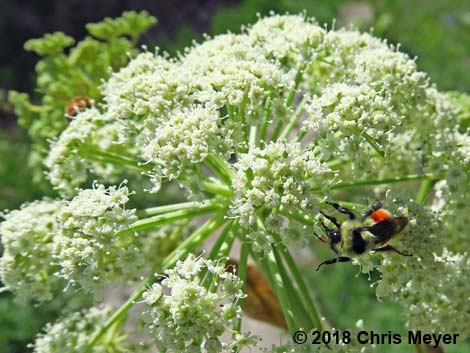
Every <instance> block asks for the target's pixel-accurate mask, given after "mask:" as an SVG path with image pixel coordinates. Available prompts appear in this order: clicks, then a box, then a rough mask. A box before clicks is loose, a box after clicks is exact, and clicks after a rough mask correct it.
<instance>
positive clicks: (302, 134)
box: [295, 130, 308, 142]
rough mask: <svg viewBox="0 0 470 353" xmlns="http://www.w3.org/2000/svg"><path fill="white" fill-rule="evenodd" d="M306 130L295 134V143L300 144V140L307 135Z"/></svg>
mask: <svg viewBox="0 0 470 353" xmlns="http://www.w3.org/2000/svg"><path fill="white" fill-rule="evenodd" d="M307 132H308V131H307V130H300V131H299V133H298V134H297V137H296V138H295V142H300V141H302V139H303V138H304V137H305V135H307Z"/></svg>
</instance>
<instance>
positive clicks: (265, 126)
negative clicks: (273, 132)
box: [259, 97, 273, 141]
mask: <svg viewBox="0 0 470 353" xmlns="http://www.w3.org/2000/svg"><path fill="white" fill-rule="evenodd" d="M272 107H273V101H272V97H268V98H266V104H265V105H264V111H265V115H264V119H263V123H262V125H261V131H260V134H259V139H260V141H266V133H267V132H268V124H269V118H270V117H271V113H272Z"/></svg>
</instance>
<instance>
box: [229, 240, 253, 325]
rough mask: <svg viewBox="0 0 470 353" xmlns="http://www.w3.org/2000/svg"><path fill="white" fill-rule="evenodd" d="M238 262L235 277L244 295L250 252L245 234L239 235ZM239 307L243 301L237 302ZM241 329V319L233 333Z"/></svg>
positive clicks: (236, 323)
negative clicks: (241, 285) (240, 283)
mask: <svg viewBox="0 0 470 353" xmlns="http://www.w3.org/2000/svg"><path fill="white" fill-rule="evenodd" d="M240 242H241V248H240V260H239V262H238V270H237V276H238V278H240V280H241V281H242V282H243V292H245V293H246V278H247V277H246V274H247V271H248V252H249V250H250V247H249V243H248V242H247V241H246V235H245V233H243V232H242V233H241V234H240ZM238 304H239V305H240V307H243V299H240V300H239V303H238ZM241 327H242V319H241V318H240V319H239V320H237V321H236V322H235V324H234V326H233V329H234V331H236V332H240V330H241Z"/></svg>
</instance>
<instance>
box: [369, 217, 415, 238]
mask: <svg viewBox="0 0 470 353" xmlns="http://www.w3.org/2000/svg"><path fill="white" fill-rule="evenodd" d="M407 224H408V217H394V218H389V219H386V220H383V221H382V222H379V223H376V224H374V225H373V226H370V227H367V230H368V231H369V232H371V233H372V234H373V235H374V236H375V237H376V238H377V239H375V243H376V244H384V243H386V242H387V241H389V240H390V239H391V238H392V237H393V236H394V235H395V234H398V233H400V232H401V231H402V230H403V229H404V228H405V227H406V225H407Z"/></svg>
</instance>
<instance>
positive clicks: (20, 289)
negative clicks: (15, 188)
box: [0, 199, 65, 301]
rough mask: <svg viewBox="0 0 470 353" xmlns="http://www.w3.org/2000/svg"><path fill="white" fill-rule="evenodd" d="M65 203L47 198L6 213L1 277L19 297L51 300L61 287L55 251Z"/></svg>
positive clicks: (0, 228)
mask: <svg viewBox="0 0 470 353" xmlns="http://www.w3.org/2000/svg"><path fill="white" fill-rule="evenodd" d="M62 207H65V203H64V202H63V201H53V200H49V199H44V200H41V201H35V202H32V203H28V204H24V205H23V206H22V207H21V209H19V210H15V211H12V212H10V213H7V214H6V215H4V217H5V221H4V222H2V223H1V224H0V235H1V240H2V245H3V255H2V257H1V258H0V277H1V280H2V282H3V283H4V284H5V286H6V288H7V289H9V290H11V291H12V292H14V293H15V295H17V296H18V297H19V298H23V299H26V298H33V299H36V300H39V301H43V300H50V299H52V298H53V296H54V294H56V293H57V292H58V290H59V289H60V287H61V283H60V281H59V279H58V278H57V276H56V275H55V272H56V271H57V270H58V266H57V265H54V264H53V262H54V261H53V254H52V252H53V246H54V243H53V240H54V236H55V235H56V234H57V232H58V228H59V225H58V222H57V220H56V214H57V212H59V210H60V209H61V208H62Z"/></svg>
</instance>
